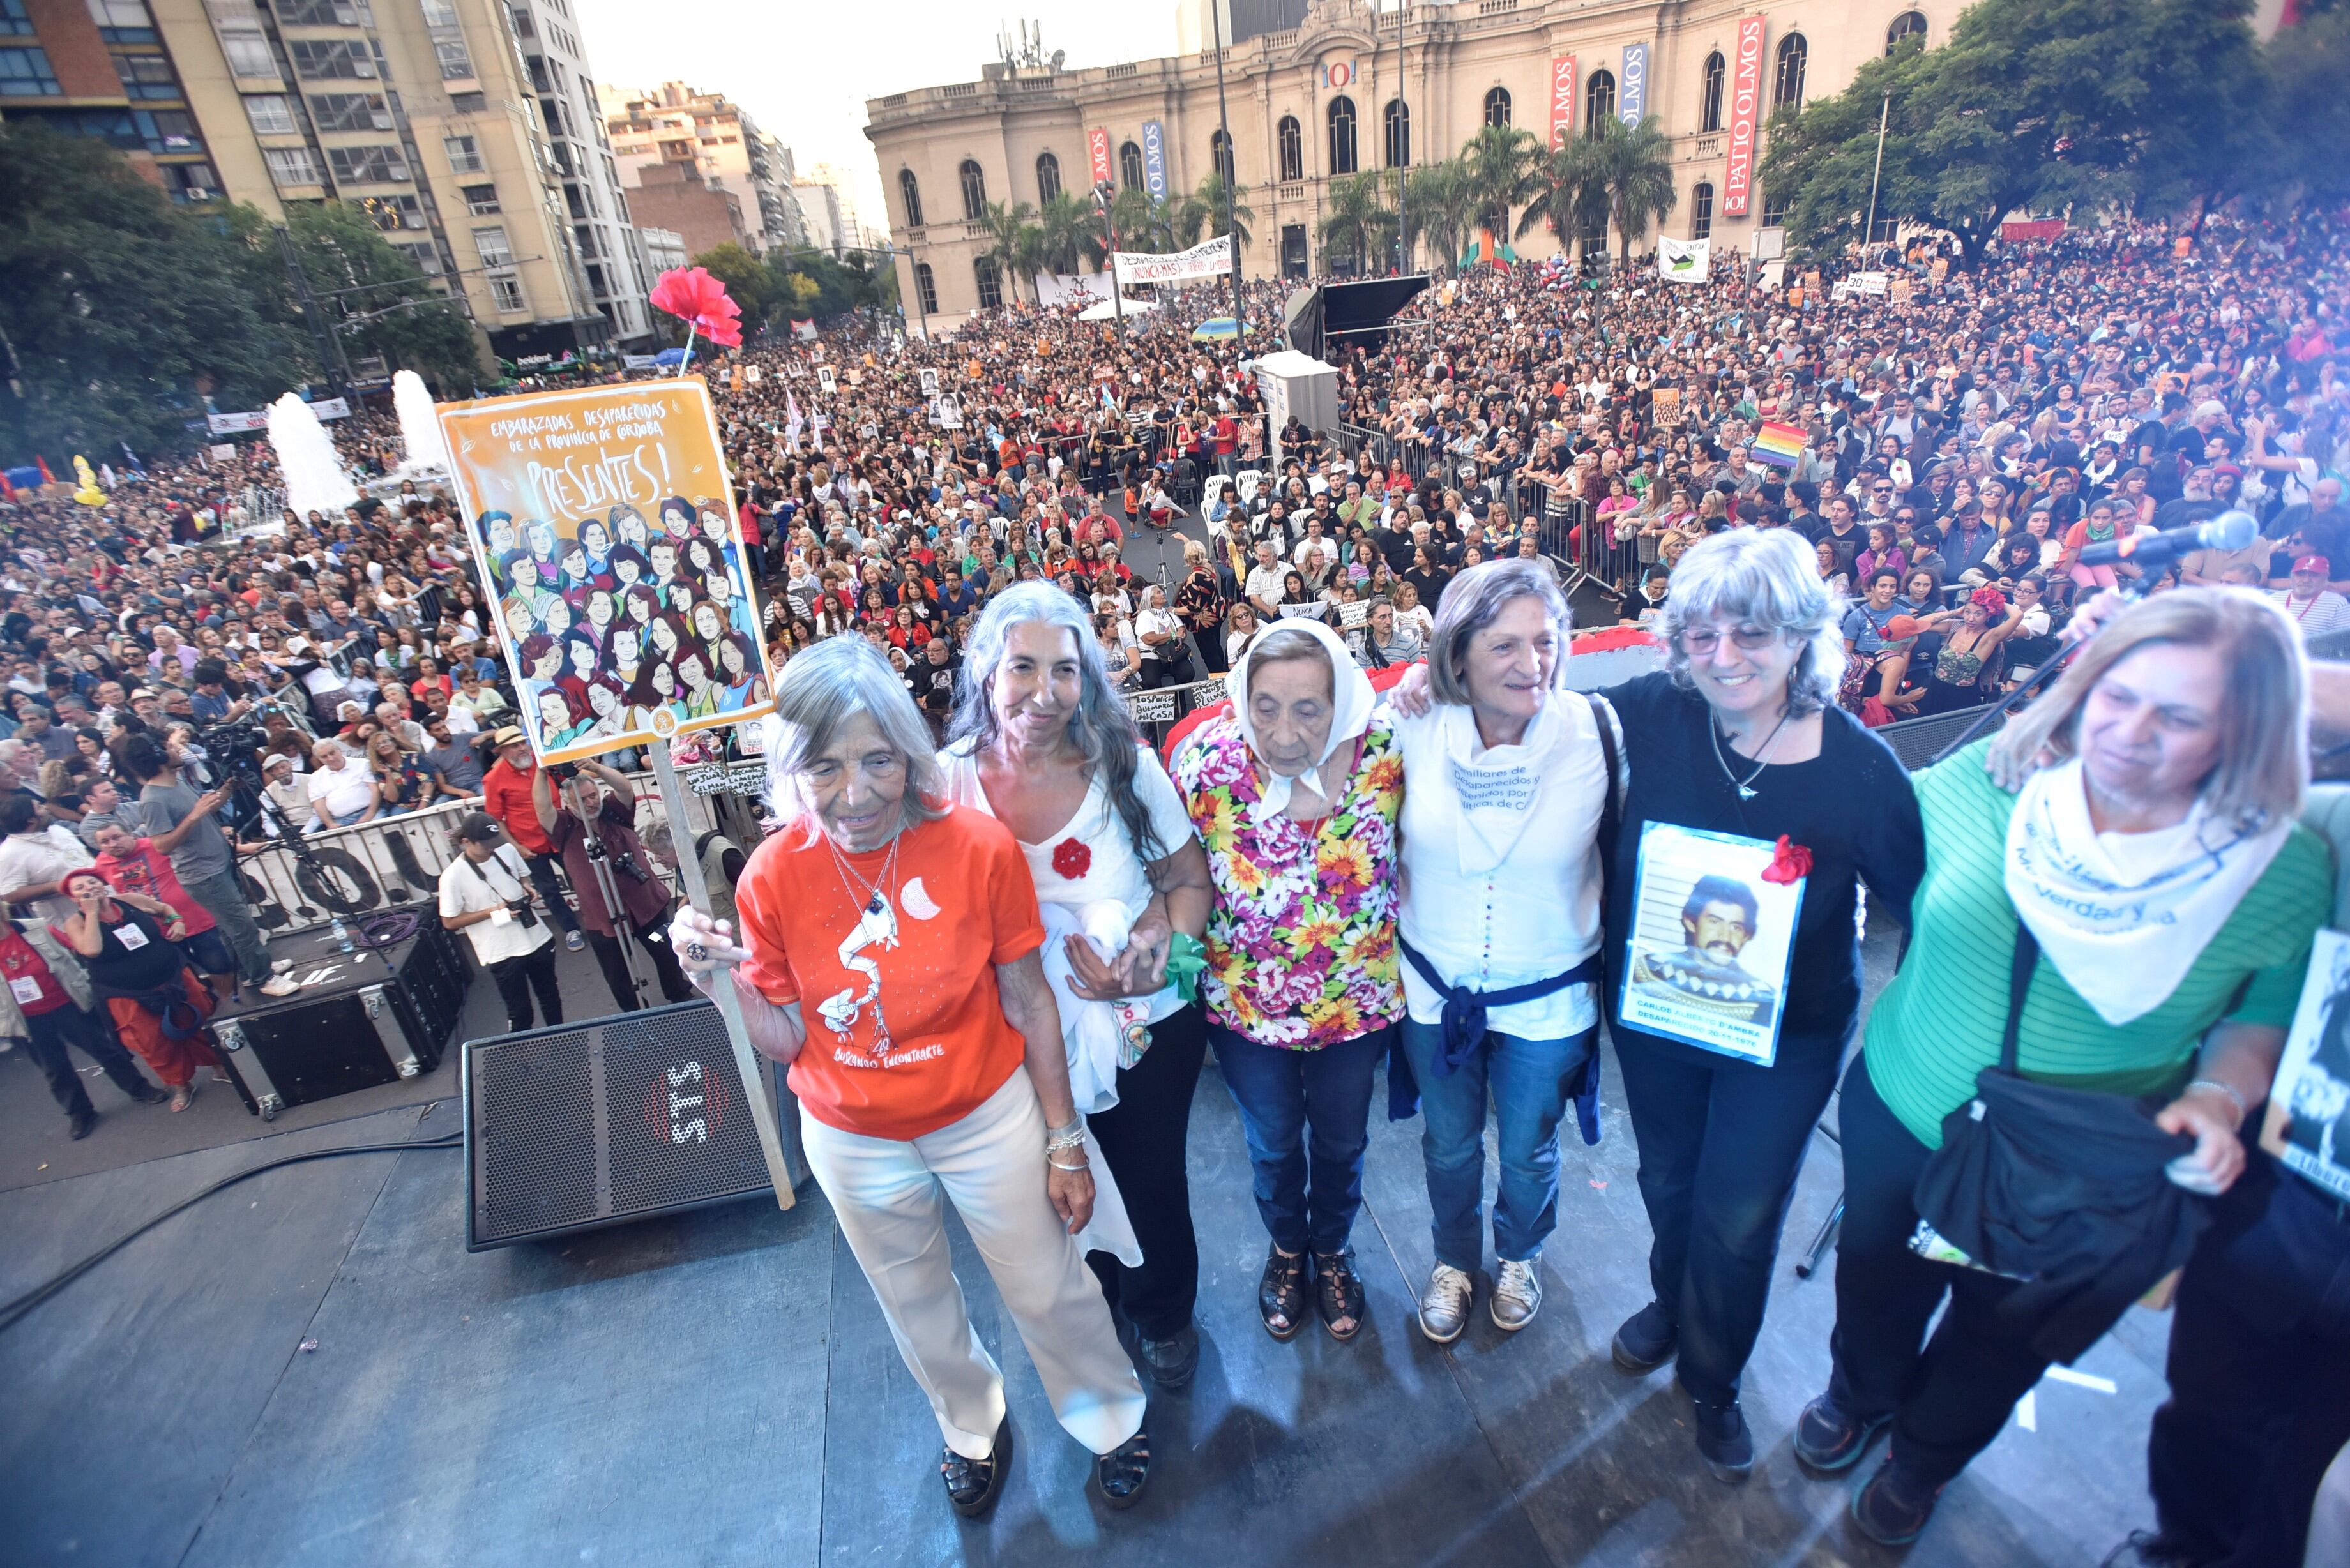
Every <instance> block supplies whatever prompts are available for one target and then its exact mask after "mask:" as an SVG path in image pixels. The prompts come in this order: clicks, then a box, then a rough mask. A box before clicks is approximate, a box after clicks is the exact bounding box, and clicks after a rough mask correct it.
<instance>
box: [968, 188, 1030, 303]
mask: <svg viewBox="0 0 2350 1568" xmlns="http://www.w3.org/2000/svg"><path fill="white" fill-rule="evenodd" d="M1035 217H1036V209H1035V208H1034V207H1032V206H1030V205H1029V204H1028V203H1027V202H1020V203H1018V204H1017V205H1014V206H1006V205H1005V204H1004V203H1003V202H989V203H988V204H987V206H986V208H985V209H984V211H983V213H982V215H981V217H980V220H979V221H980V223H983V225H985V227H986V229H987V237H988V241H989V244H988V247H987V249H986V250H985V251H983V252H982V253H981V259H983V260H984V261H989V262H993V264H994V265H995V270H996V273H997V275H1000V276H1002V277H1003V279H1005V280H1006V282H1007V283H1008V282H1009V281H1010V280H1012V279H1014V278H1016V277H1019V276H1021V275H1026V276H1027V278H1028V292H1029V293H1030V294H1032V295H1033V294H1035V292H1036V272H1037V269H1038V267H1039V266H1040V265H1042V256H1041V244H1042V240H1043V237H1044V231H1043V230H1041V229H1039V228H1038V227H1037V226H1036V224H1035ZM1013 297H1014V298H1015V299H1016V298H1018V297H1019V292H1018V290H1017V288H1016V287H1015V288H1014V292H1013Z"/></svg>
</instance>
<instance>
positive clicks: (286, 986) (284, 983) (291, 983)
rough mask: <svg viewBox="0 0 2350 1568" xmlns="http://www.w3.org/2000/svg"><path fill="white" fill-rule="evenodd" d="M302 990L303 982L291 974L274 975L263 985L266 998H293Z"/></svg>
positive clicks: (262, 989)
mask: <svg viewBox="0 0 2350 1568" xmlns="http://www.w3.org/2000/svg"><path fill="white" fill-rule="evenodd" d="M301 989H302V982H301V981H298V980H296V979H295V978H294V977H293V976H292V975H290V974H273V975H271V976H270V977H269V978H268V979H267V980H265V981H263V982H262V985H261V994H262V995H264V996H291V995H293V994H294V993H295V992H297V991H299V990H301Z"/></svg>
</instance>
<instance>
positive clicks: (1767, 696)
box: [1605, 528, 1924, 1481]
mask: <svg viewBox="0 0 2350 1568" xmlns="http://www.w3.org/2000/svg"><path fill="white" fill-rule="evenodd" d="M1843 609H1844V607H1843V605H1842V604H1841V603H1839V602H1838V600H1837V599H1836V597H1835V596H1834V595H1833V594H1831V593H1829V592H1828V590H1827V588H1826V586H1825V585H1824V584H1823V583H1822V582H1821V581H1820V580H1819V573H1818V570H1817V569H1816V567H1815V566H1814V564H1813V559H1812V553H1811V551H1810V550H1808V549H1807V548H1806V547H1805V546H1804V542H1803V540H1802V538H1801V537H1800V536H1798V535H1794V534H1793V533H1791V532H1789V531H1787V530H1784V529H1760V528H1740V529H1733V530H1731V532H1729V533H1725V534H1717V535H1713V536H1712V537H1711V538H1709V539H1707V540H1705V541H1704V542H1703V543H1701V544H1700V545H1696V546H1695V547H1694V548H1692V549H1691V550H1690V552H1689V553H1688V554H1687V555H1686V556H1682V557H1681V564H1680V566H1679V567H1678V568H1677V569H1675V571H1674V573H1673V579H1672V592H1671V594H1670V596H1669V597H1667V599H1666V600H1665V606H1664V609H1663V611H1662V612H1661V613H1660V615H1659V618H1658V622H1657V627H1656V632H1657V635H1658V636H1659V638H1661V639H1663V641H1664V644H1665V659H1666V668H1665V669H1664V670H1662V671H1660V672H1659V673H1656V674H1653V675H1647V676H1643V677H1641V678H1639V679H1638V680H1631V681H1627V682H1626V683H1625V684H1623V685H1621V686H1617V687H1614V688H1611V689H1610V690H1609V691H1607V692H1606V693H1605V695H1606V697H1607V701H1608V703H1609V704H1610V706H1612V707H1613V708H1614V709H1615V710H1616V711H1617V712H1618V713H1620V714H1621V715H1622V716H1623V721H1624V737H1625V749H1624V754H1625V760H1626V764H1627V772H1628V778H1627V790H1626V795H1625V802H1624V821H1625V823H1626V824H1627V831H1625V832H1624V833H1622V834H1620V835H1618V836H1617V841H1616V843H1615V844H1614V846H1612V849H1611V854H1612V856H1613V863H1612V864H1611V865H1610V867H1608V871H1609V875H1608V878H1607V886H1608V896H1607V951H1608V952H1609V953H1610V954H1611V955H1615V956H1617V957H1618V958H1619V959H1620V963H1619V964H1618V965H1617V968H1616V970H1615V971H1614V972H1613V974H1612V975H1611V979H1612V981H1613V984H1612V985H1611V987H1610V990H1611V992H1612V995H1611V997H1610V1002H1611V1005H1612V1007H1613V1011H1612V1012H1611V1013H1610V1015H1609V1019H1608V1033H1609V1035H1610V1037H1611V1038H1612V1039H1614V1041H1615V1042H1616V1055H1617V1062H1618V1063H1619V1064H1621V1066H1622V1068H1623V1072H1624V1094H1625V1100H1626V1104H1627V1108H1628V1109H1629V1110H1630V1113H1631V1117H1632V1132H1633V1136H1634V1137H1636V1138H1638V1141H1639V1146H1640V1168H1639V1178H1640V1198H1641V1200H1642V1202H1643V1203H1644V1204H1646V1205H1647V1208H1648V1228H1649V1231H1650V1233H1651V1236H1652V1238H1653V1239H1652V1241H1650V1244H1649V1249H1648V1279H1649V1289H1650V1291H1651V1293H1652V1299H1651V1300H1650V1301H1649V1303H1648V1305H1646V1306H1644V1307H1642V1308H1641V1309H1640V1310H1639V1311H1638V1312H1637V1313H1635V1314H1633V1315H1632V1316H1631V1318H1630V1319H1629V1320H1628V1321H1627V1322H1626V1323H1625V1324H1624V1325H1623V1326H1622V1327H1621V1328H1619V1329H1618V1330H1617V1334H1616V1338H1615V1345H1614V1351H1615V1359H1616V1364H1617V1366H1619V1367H1621V1368H1623V1369H1624V1370H1625V1371H1627V1372H1630V1373H1635V1374H1645V1373H1648V1372H1651V1371H1653V1370H1655V1369H1656V1368H1657V1367H1659V1366H1663V1365H1664V1364H1665V1363H1666V1362H1668V1361H1670V1360H1673V1359H1675V1357H1676V1355H1678V1358H1679V1380H1680V1385H1681V1387H1682V1389H1683V1390H1684V1391H1685V1392H1686V1393H1687V1395H1688V1397H1690V1401H1691V1406H1692V1408H1691V1416H1692V1421H1691V1425H1692V1427H1693V1428H1694V1431H1695V1437H1696V1443H1697V1449H1698V1453H1699V1456H1700V1459H1702V1461H1703V1462H1704V1463H1705V1465H1706V1466H1707V1468H1708V1469H1711V1471H1712V1473H1713V1474H1714V1475H1715V1476H1717V1477H1718V1478H1720V1479H1721V1480H1732V1481H1734V1480H1742V1479H1744V1478H1745V1476H1746V1475H1747V1474H1748V1473H1750V1472H1751V1470H1752V1468H1753V1464H1754V1445H1753V1439H1752V1436H1751V1434H1749V1432H1748V1431H1747V1429H1746V1419H1745V1416H1744V1414H1743V1412H1742V1409H1741V1407H1740V1406H1739V1401H1738V1387H1739V1378H1740V1375H1741V1373H1742V1371H1743V1369H1744V1367H1745V1366H1746V1361H1747V1357H1748V1355H1750V1354H1751V1353H1752V1350H1753V1348H1754V1340H1755V1336H1756V1334H1758V1333H1759V1332H1760V1330H1761V1328H1762V1325H1763V1304H1764V1302H1765V1300H1766V1299H1767V1297H1768V1296H1769V1293H1770V1286H1771V1271H1772V1267H1773V1260H1774V1259H1775V1258H1776V1256H1777V1251H1778V1242H1779V1231H1780V1228H1781V1225H1782V1224H1783V1221H1784V1220H1785V1218H1786V1212H1787V1203H1788V1199H1789V1198H1790V1196H1791V1195H1792V1194H1793V1193H1794V1187H1795V1179H1796V1177H1797V1175H1798V1174H1799V1173H1800V1172H1801V1171H1802V1169H1803V1165H1804V1154H1805V1153H1806V1151H1807V1150H1808V1149H1809V1148H1810V1147H1811V1134H1812V1128H1813V1127H1814V1126H1815V1125H1816V1124H1817V1123H1818V1121H1819V1117H1820V1113H1821V1111H1822V1110H1823V1109H1825V1106H1826V1105H1827V1102H1828V1096H1830V1094H1831V1093H1833V1092H1834V1090H1835V1075H1836V1069H1837V1068H1838V1066H1839V1065H1840V1064H1842V1062H1843V1058H1844V1051H1845V1047H1846V1044H1848V1043H1849V1042H1850V1040H1851V1037H1852V1032H1853V1026H1854V1023H1855V1020H1856V1017H1857V1015H1858V1012H1859V1008H1860V944H1859V940H1858V937H1857V935H1856V925H1855V920H1854V914H1855V907H1856V899H1857V898H1858V886H1859V884H1860V882H1861V881H1863V880H1866V882H1867V884H1868V886H1869V888H1870V889H1871V890H1872V891H1874V892H1875V894H1876V895H1877V900H1876V901H1877V904H1878V905H1879V906H1881V907H1884V908H1886V909H1889V911H1890V913H1891V914H1892V916H1893V917H1894V918H1895V919H1900V920H1903V921H1907V920H1908V909H1909V899H1910V895H1911V893H1912V892H1913V890H1914V889H1915V888H1916V887H1917V885H1918V876H1919V875H1920V873H1921V871H1922V869H1923V861H1924V845H1923V837H1922V831H1921V829H1920V828H1919V826H1918V803H1917V798H1916V796H1915V795H1914V794H1912V793H1911V791H1910V787H1909V779H1908V774H1906V773H1904V772H1903V771H1902V767H1901V764H1900V763H1899V761H1898V759H1896V758H1895V756H1894V755H1893V753H1892V750H1891V748H1890V747H1888V746H1887V745H1886V743H1885V742H1883V741H1882V740H1880V739H1879V738H1877V736H1876V735H1875V734H1873V733H1871V732H1869V731H1868V730H1867V729H1866V727H1864V726H1863V725H1862V724H1861V722H1859V721H1858V720H1857V719H1856V718H1854V717H1853V716H1852V715H1851V714H1850V713H1848V712H1846V711H1844V710H1843V709H1841V708H1839V707H1837V706H1836V701H1835V693H1836V685H1837V681H1838V680H1839V678H1840V676H1841V674H1842V670H1843V665H1844V659H1845V652H1844V642H1843V638H1842V634H1841V631H1840V628H1839V618H1840V617H1841V615H1842V612H1843ZM1692 872H1695V873H1697V875H1696V876H1695V877H1694V878H1692V876H1691V873H1692ZM1790 909H1792V911H1793V926H1792V929H1790V928H1789V925H1788V923H1787V920H1786V918H1785V917H1786V912H1787V911H1788V910H1790Z"/></svg>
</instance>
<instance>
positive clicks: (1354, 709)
mask: <svg viewBox="0 0 2350 1568" xmlns="http://www.w3.org/2000/svg"><path fill="white" fill-rule="evenodd" d="M1283 631H1302V632H1304V633H1305V634H1306V635H1307V636H1308V637H1311V638H1312V639H1314V640H1315V641H1316V642H1318V643H1320V644H1321V645H1322V651H1323V652H1325V653H1326V654H1328V655H1329V656H1330V677H1331V680H1330V686H1331V691H1330V738H1329V739H1328V740H1327V741H1326V742H1323V744H1322V754H1321V755H1320V756H1318V757H1315V759H1314V765H1313V766H1312V767H1310V768H1308V769H1306V770H1305V774H1303V775H1301V776H1300V777H1297V778H1295V779H1292V778H1289V777H1286V776H1285V775H1284V774H1277V773H1274V771H1273V769H1272V768H1271V767H1270V766H1268V767H1267V768H1266V769H1265V770H1264V771H1265V773H1266V774H1268V775H1269V780H1268V782H1267V783H1266V784H1265V786H1264V789H1263V794H1262V796H1261V798H1260V799H1259V800H1258V802H1257V805H1256V808H1255V811H1254V813H1253V815H1255V816H1256V818H1257V819H1258V820H1260V821H1263V820H1266V819H1269V818H1271V817H1274V816H1276V815H1279V814H1281V813H1282V812H1284V811H1287V810H1288V809H1289V791H1290V787H1291V786H1292V785H1293V784H1295V785H1296V786H1298V787H1300V788H1303V789H1305V791H1306V792H1307V793H1308V794H1314V795H1317V796H1318V795H1320V794H1321V793H1322V792H1321V789H1320V787H1319V785H1318V784H1317V783H1316V780H1317V778H1318V776H1319V774H1320V771H1321V767H1322V764H1323V763H1326V762H1328V761H1329V760H1330V758H1331V756H1332V755H1333V754H1334V753H1336V751H1337V750H1338V748H1339V747H1341V746H1345V745H1351V744H1353V743H1354V740H1355V737H1356V736H1357V735H1359V734H1361V733H1362V732H1364V731H1365V730H1367V729H1369V728H1370V726H1371V709H1372V708H1373V707H1374V706H1376V705H1377V703H1378V694H1377V693H1375V692H1373V691H1372V690H1371V679H1370V677H1369V676H1367V675H1366V674H1364V673H1363V672H1362V670H1360V669H1359V668H1357V665H1356V663H1355V656H1354V655H1353V654H1351V653H1349V652H1347V644H1346V640H1345V639H1343V638H1341V637H1340V636H1339V635H1338V634H1337V633H1336V632H1335V631H1332V630H1331V629H1330V628H1328V627H1326V626H1325V625H1323V624H1322V623H1321V622H1320V621H1318V620H1307V619H1305V618H1302V617H1297V618H1287V619H1283V620H1276V621H1273V622H1271V623H1269V624H1267V625H1266V626H1264V627H1263V628H1260V629H1259V630H1258V632H1257V634H1256V638H1255V640H1253V641H1252V642H1251V643H1250V644H1249V646H1248V651H1247V652H1245V653H1243V654H1242V655H1241V657H1240V659H1239V660H1238V661H1237V662H1236V663H1234V664H1233V666H1232V674H1231V675H1230V676H1229V677H1228V678H1226V680H1225V681H1224V689H1225V690H1226V691H1228V692H1230V693H1231V695H1232V722H1234V723H1235V724H1237V725H1239V726H1240V732H1241V739H1242V740H1243V741H1246V742H1248V744H1249V750H1250V751H1251V752H1255V751H1256V749H1257V746H1256V724H1255V722H1253V720H1251V719H1250V717H1249V700H1248V680H1249V670H1250V669H1251V667H1253V665H1254V664H1255V663H1256V656H1257V650H1258V649H1262V648H1263V646H1264V639H1266V638H1268V637H1271V636H1273V635H1274V633H1275V632H1283ZM1324 804H1325V805H1333V804H1336V803H1334V802H1330V801H1327V800H1325V802H1324Z"/></svg>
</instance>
